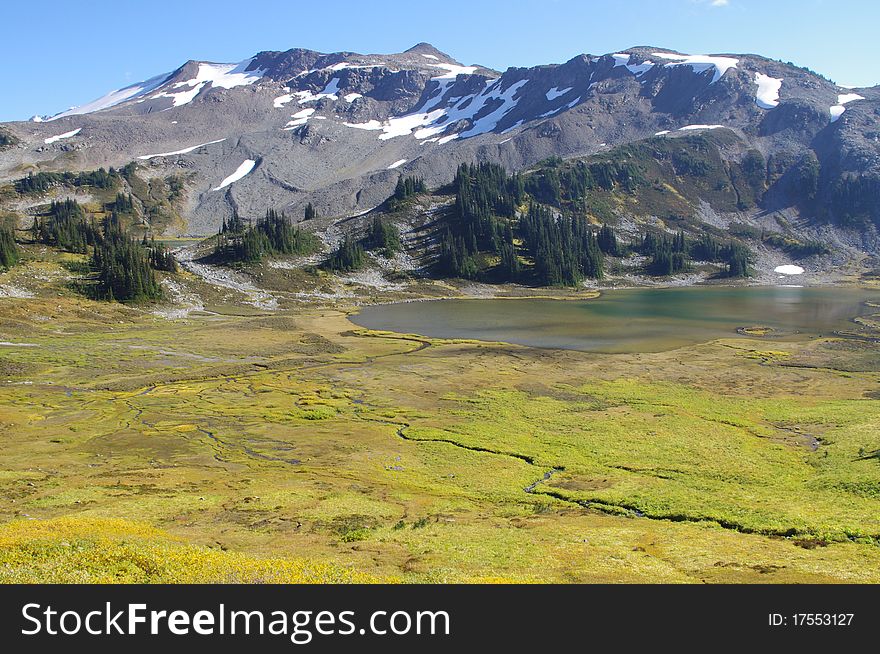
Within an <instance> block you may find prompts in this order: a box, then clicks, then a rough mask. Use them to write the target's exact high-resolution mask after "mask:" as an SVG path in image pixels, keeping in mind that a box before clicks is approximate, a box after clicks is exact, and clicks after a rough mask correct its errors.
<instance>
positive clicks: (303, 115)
mask: <svg viewBox="0 0 880 654" xmlns="http://www.w3.org/2000/svg"><path fill="white" fill-rule="evenodd" d="M313 113H315V110H314V109H303V110H302V111H297V112H296V113H295V114H293V115H292V116H291V118H293V120H291V121H290V122H288V123H287V125H285V126H284V129H285V130H291V129H294V128H295V127H299V126H300V125H305V124H306V123H307V122H309V116H311V115H312V114H313Z"/></svg>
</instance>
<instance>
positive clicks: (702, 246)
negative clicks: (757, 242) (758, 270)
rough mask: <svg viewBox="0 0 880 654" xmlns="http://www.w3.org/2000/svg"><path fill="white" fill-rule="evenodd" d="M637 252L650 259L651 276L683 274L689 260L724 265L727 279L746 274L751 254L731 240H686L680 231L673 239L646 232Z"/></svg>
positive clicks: (707, 235)
mask: <svg viewBox="0 0 880 654" xmlns="http://www.w3.org/2000/svg"><path fill="white" fill-rule="evenodd" d="M639 250H640V252H641V253H642V254H644V255H648V256H650V257H652V258H651V262H650V264H649V265H648V269H649V271H650V272H651V274H654V275H662V276H668V275H674V274H676V273H679V272H684V271H686V270H688V269H689V268H690V266H691V261H692V260H696V261H710V262H713V263H723V264H725V265H726V266H727V276H728V277H748V276H749V275H750V268H749V263H750V261H751V257H752V255H751V253H750V252H749V250H748V248H746V247H745V246H744V245H742V244H740V243H737V242H734V241H728V242H722V241H719V240H718V239H716V238H714V237H712V236H711V235H709V234H703V235H702V236H701V237H700V238H699V239H697V240H690V239H688V238H686V237H685V235H684V232H681V231H680V232H678V233H677V234H675V235H674V236H669V235H668V234H665V233H664V234H657V233H655V232H647V233H646V234H645V235H644V237H643V239H642V243H641V246H640V248H639Z"/></svg>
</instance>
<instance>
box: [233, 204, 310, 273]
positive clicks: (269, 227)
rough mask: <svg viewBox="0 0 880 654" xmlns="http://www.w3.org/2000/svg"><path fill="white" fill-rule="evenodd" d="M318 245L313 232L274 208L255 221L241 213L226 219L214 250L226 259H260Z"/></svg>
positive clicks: (296, 251)
mask: <svg viewBox="0 0 880 654" xmlns="http://www.w3.org/2000/svg"><path fill="white" fill-rule="evenodd" d="M316 246H317V243H316V239H315V236H314V234H312V233H310V232H307V231H305V230H304V229H300V228H299V227H297V226H295V225H293V224H292V223H291V222H290V221H289V220H288V219H287V216H286V215H285V214H284V213H278V212H277V211H275V210H274V209H269V210H268V211H266V216H265V217H264V218H262V219H261V220H259V221H258V222H257V224H256V225H247V226H246V225H245V223H244V221H243V220H242V219H241V217H239V216H238V214H234V215H233V217H232V219H231V220H229V221H228V222H227V221H225V220H224V221H223V225H222V227H221V228H220V232H219V234H218V235H217V245H216V247H215V254H216V255H217V256H219V257H220V258H222V259H224V260H226V261H245V262H251V263H253V262H257V261H261V260H262V259H263V258H265V257H267V256H273V255H291V254H308V253H310V252H313V251H314V250H315V248H316Z"/></svg>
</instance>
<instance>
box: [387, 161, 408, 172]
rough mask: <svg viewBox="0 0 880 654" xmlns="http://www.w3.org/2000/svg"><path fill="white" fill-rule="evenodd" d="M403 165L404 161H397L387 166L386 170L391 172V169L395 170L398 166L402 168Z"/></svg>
mask: <svg viewBox="0 0 880 654" xmlns="http://www.w3.org/2000/svg"><path fill="white" fill-rule="evenodd" d="M405 163H406V159H398V160H397V161H395V162H394V163H393V164H391V165H390V166H388V170H393V169H395V168H397V167H398V166H402V165H403V164H405Z"/></svg>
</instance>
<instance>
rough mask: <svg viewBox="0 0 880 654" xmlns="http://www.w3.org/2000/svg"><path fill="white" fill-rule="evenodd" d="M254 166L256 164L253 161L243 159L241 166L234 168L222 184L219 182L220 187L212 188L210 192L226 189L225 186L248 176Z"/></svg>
mask: <svg viewBox="0 0 880 654" xmlns="http://www.w3.org/2000/svg"><path fill="white" fill-rule="evenodd" d="M256 165H257V162H256V161H254V160H253V159H245V160H244V161H243V162H242V164H241V165H240V166H239V167H238V168H236V170H235V172H234V173H232V174H231V175H230V176H229V177H227V178H226V179H224V180H223V181H222V182H220V186H218V187H216V188H212V189H211V190H212V191H220V190H222V189H224V188H226V187H227V186H229V185H230V184H232V183H234V182H237V181H238V180H240V179H241V178H242V177H244V176H245V175H248V174H249V173H250V172H251V171H252V170H253V169H254V166H256Z"/></svg>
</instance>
